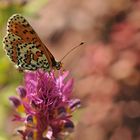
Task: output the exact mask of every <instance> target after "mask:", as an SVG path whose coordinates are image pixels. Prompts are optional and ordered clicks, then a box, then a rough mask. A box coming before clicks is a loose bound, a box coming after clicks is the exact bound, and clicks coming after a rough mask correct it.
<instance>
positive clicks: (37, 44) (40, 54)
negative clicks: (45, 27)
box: [3, 14, 55, 70]
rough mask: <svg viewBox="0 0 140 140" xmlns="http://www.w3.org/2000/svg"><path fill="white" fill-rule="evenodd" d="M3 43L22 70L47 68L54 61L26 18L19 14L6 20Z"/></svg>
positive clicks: (50, 66)
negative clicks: (5, 32)
mask: <svg viewBox="0 0 140 140" xmlns="http://www.w3.org/2000/svg"><path fill="white" fill-rule="evenodd" d="M3 43H4V48H5V50H6V52H7V55H8V56H9V58H10V59H11V60H12V61H13V62H14V63H15V64H16V65H17V66H19V67H20V68H21V69H23V70H24V69H25V70H36V69H37V68H43V69H45V70H49V69H51V68H52V65H53V64H52V63H53V62H52V60H54V61H55V59H54V57H53V55H52V54H51V53H50V51H49V50H48V49H47V47H46V46H45V45H44V44H43V43H42V41H41V40H40V38H39V37H38V35H37V34H36V33H35V31H34V30H33V28H32V27H31V26H30V24H29V23H28V22H27V20H26V19H25V18H24V17H22V16H21V15H19V14H15V15H13V16H12V17H11V18H10V19H9V20H8V24H7V34H6V36H5V38H4V41H3Z"/></svg>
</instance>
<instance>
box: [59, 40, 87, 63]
mask: <svg viewBox="0 0 140 140" xmlns="http://www.w3.org/2000/svg"><path fill="white" fill-rule="evenodd" d="M83 44H85V42H81V43H80V44H79V45H77V46H75V47H73V48H72V49H71V50H69V51H68V52H67V53H66V54H65V55H64V56H63V57H62V58H61V60H60V62H62V60H64V58H65V57H66V56H67V55H69V54H70V53H71V52H72V51H74V50H75V49H77V48H78V47H80V46H81V45H83Z"/></svg>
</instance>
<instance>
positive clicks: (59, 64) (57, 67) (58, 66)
mask: <svg viewBox="0 0 140 140" xmlns="http://www.w3.org/2000/svg"><path fill="white" fill-rule="evenodd" d="M61 67H62V63H61V62H56V65H55V68H56V69H57V70H60V68H61Z"/></svg>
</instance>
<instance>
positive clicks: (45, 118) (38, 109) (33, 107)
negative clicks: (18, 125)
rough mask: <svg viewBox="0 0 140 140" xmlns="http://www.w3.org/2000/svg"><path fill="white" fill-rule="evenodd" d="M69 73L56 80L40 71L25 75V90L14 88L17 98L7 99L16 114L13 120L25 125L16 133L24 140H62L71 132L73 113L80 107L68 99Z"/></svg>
mask: <svg viewBox="0 0 140 140" xmlns="http://www.w3.org/2000/svg"><path fill="white" fill-rule="evenodd" d="M68 74H69V73H68V72H64V73H63V74H62V72H60V71H59V74H58V76H55V73H54V72H53V71H52V72H50V73H47V72H44V71H42V70H37V71H34V72H26V73H25V87H22V86H19V87H18V88H17V91H18V94H19V98H17V97H10V100H11V101H12V102H13V104H14V106H15V107H16V109H17V112H19V113H22V114H23V112H24V116H23V115H22V116H21V115H15V118H14V120H16V121H21V122H22V123H24V125H25V129H24V130H18V132H19V133H20V134H21V135H22V137H23V140H30V139H32V140H47V139H50V140H55V139H63V138H64V136H65V135H66V134H68V133H70V132H72V131H73V128H74V124H73V122H72V121H71V120H70V119H71V117H72V112H73V111H75V109H76V108H77V107H79V105H80V100H79V99H71V98H70V96H71V93H72V87H73V80H72V79H69V80H67V77H68Z"/></svg>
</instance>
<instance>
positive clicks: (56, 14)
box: [0, 0, 140, 140]
mask: <svg viewBox="0 0 140 140" xmlns="http://www.w3.org/2000/svg"><path fill="white" fill-rule="evenodd" d="M15 13H20V14H22V15H23V16H25V17H26V19H27V20H28V21H29V23H30V24H31V25H32V27H33V28H34V29H35V31H36V32H37V33H38V35H39V36H40V38H41V40H42V41H43V42H44V43H45V44H46V45H47V47H48V48H49V49H50V50H51V52H52V54H53V55H54V56H55V58H56V59H57V60H60V59H61V58H62V57H63V56H64V54H65V53H66V52H67V51H68V50H70V49H71V48H73V47H74V46H76V45H78V44H79V43H80V42H81V41H84V42H86V44H85V45H84V46H81V47H79V48H77V50H75V51H74V52H72V53H71V54H70V55H69V56H68V57H67V58H66V59H65V60H64V61H63V63H64V68H65V69H66V70H69V71H70V72H71V76H72V77H73V78H74V80H75V83H74V90H73V96H74V97H77V98H80V99H81V102H82V107H81V109H79V111H77V112H76V113H75V114H74V122H75V124H76V127H75V131H74V133H73V134H72V135H70V137H69V138H68V139H69V140H79V139H80V140H140V1H139V0H117V1H116V0H86V1H85V0H74V1H72V0H0V103H1V105H0V140H7V139H9V138H10V140H16V139H18V140H19V139H20V138H19V137H18V136H16V135H15V132H16V126H15V123H14V122H12V121H11V120H12V118H13V114H14V110H13V107H12V106H11V104H10V102H9V99H8V97H9V96H11V95H15V94H16V87H17V86H18V85H20V84H23V81H22V80H23V74H22V73H19V71H18V70H16V68H15V67H14V65H13V63H11V62H10V60H9V59H8V57H7V56H6V54H5V51H4V50H3V47H2V38H3V37H4V36H5V34H6V23H7V19H8V18H9V17H10V16H11V15H12V14H15Z"/></svg>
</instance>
